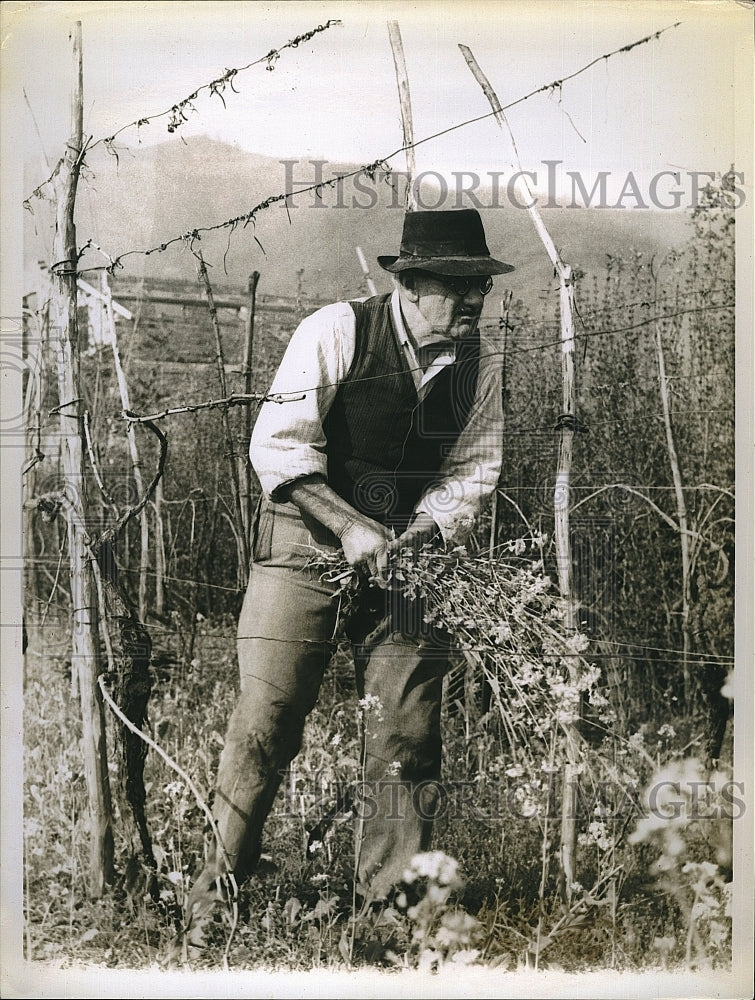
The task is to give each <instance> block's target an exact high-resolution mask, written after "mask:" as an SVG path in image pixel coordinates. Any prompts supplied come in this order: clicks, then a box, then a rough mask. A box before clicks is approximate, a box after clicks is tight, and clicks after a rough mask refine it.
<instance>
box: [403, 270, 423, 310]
mask: <svg viewBox="0 0 755 1000" xmlns="http://www.w3.org/2000/svg"><path fill="white" fill-rule="evenodd" d="M400 282H401V288H402V289H403V291H404V295H406V297H407V299H408V300H409V301H410V302H413V303H414V304H415V305H416V303H417V301H418V299H419V291H418V289H417V275H416V274H414V272H413V271H406V272H404V274H402V275H401V278H400Z"/></svg>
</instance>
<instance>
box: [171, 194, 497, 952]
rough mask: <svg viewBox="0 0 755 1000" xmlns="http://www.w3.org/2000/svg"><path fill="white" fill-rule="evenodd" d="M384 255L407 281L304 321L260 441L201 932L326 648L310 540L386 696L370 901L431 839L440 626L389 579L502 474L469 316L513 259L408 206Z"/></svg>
mask: <svg viewBox="0 0 755 1000" xmlns="http://www.w3.org/2000/svg"><path fill="white" fill-rule="evenodd" d="M378 261H379V263H380V265H381V267H383V268H384V269H385V270H387V271H389V272H391V273H392V274H393V275H394V276H395V278H396V280H397V287H396V290H395V291H394V292H393V294H390V295H379V296H375V297H372V298H369V299H366V300H360V301H355V302H349V303H344V302H342V303H336V304H334V305H331V306H327V307H325V308H323V309H320V310H319V311H317V312H316V313H314V314H313V315H312V316H310V317H308V318H307V319H305V320H304V321H303V322H302V323H301V324H300V326H299V327H298V329H297V330H296V331H295V333H294V334H293V336H292V338H291V341H290V344H289V346H288V348H287V350H286V353H285V356H284V358H283V361H282V362H281V365H280V368H279V370H278V373H277V375H276V377H275V380H274V382H273V385H272V388H271V390H270V394H271V396H273V397H274V400H275V401H273V400H271V401H269V402H266V403H265V404H264V405H263V407H262V408H261V411H260V414H259V417H258V419H257V422H256V425H255V429H254V432H253V435H252V440H251V445H250V457H251V461H252V464H253V466H254V468H255V470H256V472H257V474H258V476H259V480H260V484H261V486H262V490H263V498H262V500H261V503H260V505H259V507H258V512H257V518H256V524H255V528H254V539H253V559H252V567H251V575H250V580H249V587H248V590H247V593H246V597H245V600H244V605H243V608H242V611H241V616H240V620H239V629H238V659H239V668H240V672H241V694H240V697H239V701H238V705H237V707H236V709H235V711H234V713H233V715H232V717H231V720H230V722H229V726H228V733H227V735H226V741H225V746H224V750H223V753H222V757H221V761H220V768H219V773H218V778H217V786H216V792H215V801H214V815H215V819H216V823H217V828H218V833H219V835H220V839H221V841H222V848H223V850H222V851H218V852H217V853H216V854H214V855H213V857H211V858H210V859H209V861H208V863H207V866H206V868H205V870H204V872H203V873H202V875H201V876H200V878H199V879H198V880H197V882H196V884H195V886H194V889H193V890H192V893H191V896H190V899H189V905H188V907H187V912H188V919H189V923H188V931H189V935H190V939H191V940H196V939H198V938H199V937H200V933H199V932H200V929H201V924H202V923H203V920H204V918H205V917H206V914H207V911H208V909H209V907H210V903H211V900H212V888H213V883H214V882H215V880H216V878H217V876H218V875H219V874H223V873H224V870H225V865H226V864H227V865H229V866H230V868H231V869H232V871H233V873H234V875H235V877H236V880H237V882H239V883H240V882H241V881H242V880H243V879H244V878H245V877H246V876H247V875H249V874H250V873H251V872H252V871H253V869H254V866H255V864H256V863H257V860H258V858H259V853H260V844H261V837H262V829H263V824H264V822H265V820H266V818H267V815H268V812H269V811H270V809H271V807H272V804H273V800H274V797H275V795H276V792H277V789H278V787H279V784H280V780H281V776H282V774H283V772H284V771H285V768H286V767H287V765H288V764H289V763H290V761H291V760H292V759H293V758H294V757H295V755H296V754H297V753H298V751H299V749H300V746H301V740H302V731H303V727H304V723H305V720H306V717H307V715H308V714H309V712H310V711H311V710H312V708H313V707H314V705H315V702H316V700H317V696H318V691H319V687H320V682H321V680H322V677H323V673H324V670H325V668H326V666H327V664H328V660H329V658H330V655H331V653H332V651H333V641H332V640H333V636H334V632H335V628H336V619H337V613H338V600H337V592H338V587H337V585H336V584H331V583H328V582H325V581H323V580H322V579H321V574H320V572H318V571H317V570H316V569H312V567H311V560H312V555H313V549H319V550H321V551H325V552H334V551H337V550H339V549H342V550H343V554H344V556H345V558H346V560H347V561H348V563H349V565H350V566H351V567H353V569H354V570H355V571H356V572H357V573H358V574H359V575H360V577H361V578H362V580H363V584H362V592H363V598H364V599H363V600H362V602H361V608H360V610H359V611H358V613H357V614H355V615H354V617H353V618H352V620H351V621H350V622H349V623H348V624H347V632H348V634H349V637H350V638H351V640H352V642H353V645H354V657H355V665H356V673H357V688H358V691H359V695H360V697H365V696H370V700H369V704H371V705H373V706H375V711H374V712H372V713H371V714H370V715H369V716H368V719H367V728H368V732H367V738H366V740H365V754H364V761H365V765H364V774H363V776H362V777H363V780H364V783H365V787H367V788H368V789H369V793H368V795H369V798H370V800H371V802H370V808H369V809H364V810H362V812H363V815H362V816H361V817H360V818H359V821H358V824H357V826H358V829H357V859H356V870H357V877H358V880H359V884H360V886H361V888H362V892H363V893H364V895H365V896H366V897H367V898H368V899H375V900H380V899H383V898H385V897H386V895H387V894H388V893H389V892H390V890H391V887H392V886H393V885H395V883H397V882H398V881H400V879H401V876H402V874H403V871H404V869H405V868H406V867H407V865H408V863H409V861H410V860H411V858H412V856H413V855H414V854H416V853H417V852H418V851H423V850H426V849H427V848H428V846H429V838H430V832H431V824H432V814H433V811H434V806H435V801H436V797H437V784H436V783H437V780H438V778H439V776H440V755H441V741H440V705H441V691H442V679H443V674H444V673H445V671H446V669H447V657H448V641H449V640H448V637H447V636H446V635H444V634H442V633H440V632H438V630H436V629H434V628H431V627H429V626H428V625H426V624H425V623H424V621H423V617H422V607H421V602H417V601H414V602H412V601H409V600H405V599H403V598H402V596H401V594H400V592H397V591H396V590H395V588H394V587H393V586H391V585H390V584H389V564H390V560H391V556H392V555H393V553H395V552H397V551H399V550H400V549H402V548H404V547H407V546H409V547H412V548H414V549H418V548H419V547H421V546H422V545H423V544H425V543H427V542H431V541H433V542H435V543H436V544H438V545H445V546H454V545H458V544H461V543H463V542H464V540H465V539H466V538H467V536H468V535H469V532H470V529H471V528H472V526H473V524H474V520H475V517H476V516H477V514H478V512H479V510H480V507H481V504H482V503H483V501H484V500H485V499H486V498H487V497H488V496H489V494H490V493H491V492H492V490H493V489H494V488H495V485H496V483H497V481H498V476H499V472H500V461H501V434H502V413H501V377H500V370H501V357H500V354H499V353H498V352H496V350H495V345H493V344H490V343H486V342H485V340H484V339H483V338H481V336H480V333H479V330H478V322H479V318H480V314H481V311H482V306H483V300H484V296H485V295H486V294H487V293H488V292H489V291H490V290H491V287H492V275H496V274H503V273H505V272H507V271H511V270H513V268H512V266H511V265H509V264H504V263H502V262H501V261H498V260H495V259H494V258H493V257H491V255H490V252H489V250H488V247H487V245H486V242H485V234H484V231H483V226H482V221H481V219H480V216H479V213H477V212H476V211H474V210H468V209H465V210H459V211H451V212H449V211H425V212H414V213H408V214H407V215H406V217H405V220H404V228H403V236H402V242H401V248H400V252H399V255H398V256H384V257H378ZM223 852H224V853H223Z"/></svg>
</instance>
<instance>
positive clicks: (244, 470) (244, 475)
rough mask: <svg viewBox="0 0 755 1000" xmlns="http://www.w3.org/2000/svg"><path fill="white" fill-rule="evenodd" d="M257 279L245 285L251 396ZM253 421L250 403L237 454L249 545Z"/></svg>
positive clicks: (245, 366)
mask: <svg viewBox="0 0 755 1000" xmlns="http://www.w3.org/2000/svg"><path fill="white" fill-rule="evenodd" d="M259 280H260V272H259V271H252V273H251V275H250V276H249V284H248V286H247V293H248V295H249V302H248V304H247V314H246V323H245V324H244V362H243V365H242V369H243V372H244V392H245V393H246V395H247V396H251V394H252V389H253V387H254V385H253V380H254V367H253V364H252V362H253V359H254V320H255V312H256V308H257V285H258V284H259ZM253 423H254V420H253V419H252V407H251V404H250V405H249V406H246V407H244V451H243V453H242V454H241V455H240V456H239V464H240V466H241V475H240V479H241V482H242V483H243V484H244V486H243V497H242V505H241V515H242V518H243V521H244V531H245V533H246V537H247V539H249V544H250V545H251V531H252V466H251V463H250V461H249V441H250V439H251V436H252V424H253Z"/></svg>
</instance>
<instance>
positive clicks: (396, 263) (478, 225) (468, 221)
mask: <svg viewBox="0 0 755 1000" xmlns="http://www.w3.org/2000/svg"><path fill="white" fill-rule="evenodd" d="M377 260H378V264H380V266H381V267H382V268H384V270H386V271H392V272H393V273H394V274H395V273H396V272H398V271H406V270H407V269H408V268H410V267H416V268H420V269H421V270H423V271H433V272H434V273H435V274H453V275H457V274H506V272H507V271H513V270H514V265H513V264H504V263H503V262H502V261H500V260H495V258H493V257H491V256H490V251H489V250H488V245H487V243H486V242H485V230H484V229H483V227H482V219H481V218H480V213H479V212H478V211H477V210H476V209H474V208H462V209H457V210H456V211H451V212H407V213H406V215H405V216H404V231H403V233H402V235H401V249H400V250H399V254H398V256H397V257H396V256H386V255H383V256H380V257H378V259H377Z"/></svg>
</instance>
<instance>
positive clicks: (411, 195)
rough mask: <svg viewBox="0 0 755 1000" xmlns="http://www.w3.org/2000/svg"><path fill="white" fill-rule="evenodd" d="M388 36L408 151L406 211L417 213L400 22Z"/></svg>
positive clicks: (393, 24)
mask: <svg viewBox="0 0 755 1000" xmlns="http://www.w3.org/2000/svg"><path fill="white" fill-rule="evenodd" d="M388 36H389V38H390V40H391V49H392V50H393V64H394V66H395V67H396V85H397V86H398V99H399V105H400V107H401V128H402V131H403V134H404V147H405V150H406V173H407V178H406V209H407V211H408V212H415V211H416V210H417V197H416V193H415V191H414V178H415V177H416V176H417V163H416V158H415V155H414V125H413V123H412V100H411V96H410V94H409V75H408V73H407V72H406V59H405V58H404V46H403V43H402V41H401V30H400V28H399V26H398V21H389V22H388Z"/></svg>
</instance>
